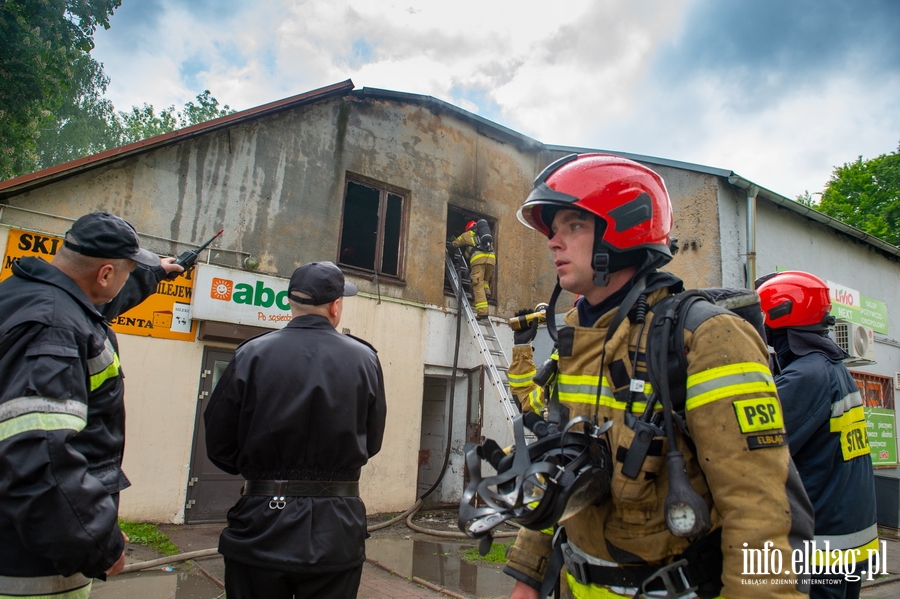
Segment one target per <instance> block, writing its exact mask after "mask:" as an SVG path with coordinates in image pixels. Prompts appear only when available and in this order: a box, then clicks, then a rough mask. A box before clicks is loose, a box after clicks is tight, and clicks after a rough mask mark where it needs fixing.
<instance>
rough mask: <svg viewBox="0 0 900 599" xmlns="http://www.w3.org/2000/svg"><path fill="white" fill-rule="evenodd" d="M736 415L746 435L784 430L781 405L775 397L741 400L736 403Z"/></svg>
mask: <svg viewBox="0 0 900 599" xmlns="http://www.w3.org/2000/svg"><path fill="white" fill-rule="evenodd" d="M734 413H735V415H736V416H737V421H738V426H740V427H741V432H742V433H744V434H748V433H758V432H762V431H773V430H781V429H783V428H784V417H783V416H782V415H781V404H779V403H778V400H777V399H776V398H774V397H758V398H756V399H740V400H738V401H735V402H734Z"/></svg>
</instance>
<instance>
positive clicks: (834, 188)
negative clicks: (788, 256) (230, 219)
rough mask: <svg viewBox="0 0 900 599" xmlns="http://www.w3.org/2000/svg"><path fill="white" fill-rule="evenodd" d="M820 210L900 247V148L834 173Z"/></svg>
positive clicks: (823, 195)
mask: <svg viewBox="0 0 900 599" xmlns="http://www.w3.org/2000/svg"><path fill="white" fill-rule="evenodd" d="M817 208H818V209H819V210H820V211H822V212H824V213H825V214H827V215H829V216H831V217H834V218H836V219H838V220H841V221H843V222H845V223H847V224H849V225H852V226H854V227H856V228H858V229H861V230H862V231H865V232H866V233H869V234H870V235H874V236H876V237H879V238H881V239H883V240H885V241H887V242H888V243H892V244H894V245H900V148H898V152H892V153H890V154H883V155H881V156H878V157H877V158H873V159H871V160H863V159H862V156H860V157H859V158H857V159H856V161H855V162H848V163H846V164H844V165H843V166H839V167H837V168H835V169H834V173H833V174H832V176H831V180H829V181H828V184H827V186H826V188H825V191H824V192H823V193H822V201H821V202H820V203H819V205H818V206H817Z"/></svg>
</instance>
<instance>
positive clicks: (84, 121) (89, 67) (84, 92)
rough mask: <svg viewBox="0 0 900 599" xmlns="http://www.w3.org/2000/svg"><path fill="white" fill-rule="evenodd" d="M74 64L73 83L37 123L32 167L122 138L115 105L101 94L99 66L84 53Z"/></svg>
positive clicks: (105, 81)
mask: <svg viewBox="0 0 900 599" xmlns="http://www.w3.org/2000/svg"><path fill="white" fill-rule="evenodd" d="M74 67H75V72H76V75H75V79H74V82H73V86H72V87H71V88H70V89H69V90H68V92H67V93H66V94H65V95H64V98H63V103H62V105H61V106H60V107H59V108H58V109H57V110H56V112H55V114H53V115H50V116H48V117H47V118H45V119H44V121H43V122H42V124H41V126H40V136H39V137H38V138H37V140H36V150H37V157H36V158H37V161H36V164H35V165H34V166H35V168H46V167H48V166H52V165H54V164H60V163H62V162H68V161H69V160H74V159H76V158H80V157H81V156H86V155H89V154H96V153H97V152H102V151H103V150H107V149H109V148H113V147H115V146H117V145H118V144H119V140H120V139H121V137H122V135H121V127H120V126H119V123H118V121H117V119H116V111H115V108H114V107H113V105H112V102H110V101H109V100H106V99H104V98H103V97H102V96H103V94H104V92H105V91H106V86H107V85H108V83H109V79H108V78H107V77H106V75H104V74H103V67H102V65H100V64H99V63H97V62H96V61H94V60H93V59H92V58H91V57H90V56H88V55H85V56H82V57H81V58H80V59H79V60H78V62H76V63H75V65H74Z"/></svg>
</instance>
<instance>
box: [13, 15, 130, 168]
mask: <svg viewBox="0 0 900 599" xmlns="http://www.w3.org/2000/svg"><path fill="white" fill-rule="evenodd" d="M120 4H121V0H3V1H2V2H0V179H5V178H8V177H10V176H14V175H16V174H21V173H23V172H28V171H30V170H33V168H34V167H35V166H36V165H37V164H38V149H37V145H38V142H37V140H38V138H39V136H40V133H41V127H42V125H43V124H44V122H45V121H46V120H47V119H48V118H50V117H51V116H54V115H55V113H56V112H57V111H58V110H59V109H60V108H61V107H62V105H63V104H64V103H65V100H66V96H67V95H71V94H72V90H73V87H74V82H75V80H76V78H77V76H78V69H79V68H85V63H84V60H85V58H86V57H87V58H89V53H90V51H91V50H92V49H93V47H94V43H93V34H94V31H95V30H96V28H97V27H98V26H102V27H104V28H108V27H109V17H110V16H111V15H112V13H113V11H114V10H115V9H116V8H117V7H118V6H119V5H120Z"/></svg>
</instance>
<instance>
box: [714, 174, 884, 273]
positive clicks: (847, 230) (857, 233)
mask: <svg viewBox="0 0 900 599" xmlns="http://www.w3.org/2000/svg"><path fill="white" fill-rule="evenodd" d="M728 183H729V184H731V185H734V186H735V187H739V188H741V189H749V188H750V186H752V185H756V187H758V188H759V191H758V192H757V194H756V197H758V198H759V197H762V198H764V199H766V200H768V201H770V202H772V203H773V204H776V205H778V206H781V207H782V208H786V209H787V210H790V211H792V212H796V213H797V214H800V215H801V216H805V217H806V218H808V219H810V220H814V221H816V222H819V223H822V224H823V225H826V226H828V227H831V228H832V229H835V230H837V231H840V232H841V233H843V234H845V235H848V236H850V237H853V238H855V239H858V240H859V241H862V242H864V243H867V244H869V245H872V246H874V247H876V248H878V249H879V250H881V251H883V252H885V253H887V254H890V255H892V256H897V257H900V247H897V246H895V245H892V244H890V243H888V242H887V241H884V240H883V239H879V238H878V237H875V236H874V235H869V234H868V233H866V232H865V231H862V230H860V229H857V228H856V227H854V226H852V225H848V224H847V223H845V222H842V221H840V220H838V219H836V218H834V217H831V216H828V215H827V214H825V213H824V212H819V211H818V210H816V209H815V208H810V207H809V206H804V205H803V204H801V203H800V202H797V201H795V200H792V199H790V198H787V197H785V196H783V195H781V194H778V193H775V192H774V191H772V190H770V189H766V188H765V187H760V186H759V185H757V184H756V183H753V182H752V181H750V180H748V179H744V178H743V177H741V176H740V175H738V174H735V173H732V175H731V176H730V177H728Z"/></svg>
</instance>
